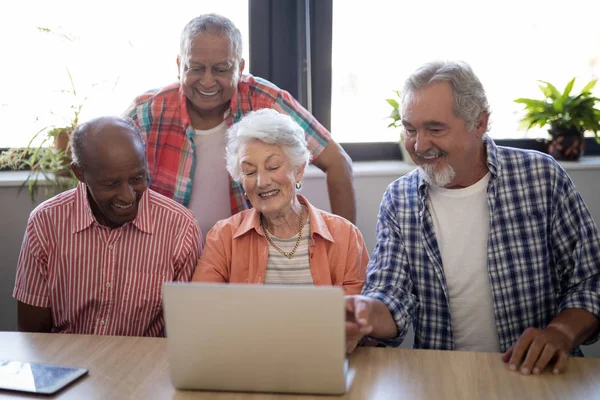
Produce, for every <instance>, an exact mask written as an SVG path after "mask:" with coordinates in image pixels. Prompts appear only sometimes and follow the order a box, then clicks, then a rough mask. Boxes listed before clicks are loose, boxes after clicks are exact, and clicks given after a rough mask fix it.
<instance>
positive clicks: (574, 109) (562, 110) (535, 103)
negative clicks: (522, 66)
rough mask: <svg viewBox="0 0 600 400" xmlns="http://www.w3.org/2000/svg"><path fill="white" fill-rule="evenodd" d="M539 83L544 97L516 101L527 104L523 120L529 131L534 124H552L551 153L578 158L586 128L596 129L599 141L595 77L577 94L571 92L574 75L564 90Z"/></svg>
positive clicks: (549, 147)
mask: <svg viewBox="0 0 600 400" xmlns="http://www.w3.org/2000/svg"><path fill="white" fill-rule="evenodd" d="M539 82H540V85H539V87H540V89H541V91H542V93H543V94H544V99H543V100H537V99H526V98H519V99H516V100H515V102H516V103H520V104H523V105H524V107H525V111H526V113H525V116H524V117H523V118H522V119H521V123H522V124H524V127H525V128H526V129H527V130H529V129H531V128H533V127H535V126H539V127H540V128H543V127H544V126H549V129H548V133H549V135H550V140H549V142H548V153H549V154H550V155H552V156H553V157H554V158H555V159H557V160H563V161H575V160H578V159H579V156H580V155H581V153H582V151H583V134H584V132H585V131H591V132H594V136H595V137H596V141H597V142H598V143H600V138H599V137H598V131H600V110H599V109H597V108H596V103H598V102H600V98H598V97H596V96H594V95H593V94H592V89H593V88H594V86H595V85H596V80H595V79H594V80H592V81H590V82H589V83H588V84H587V85H585V87H584V88H583V89H582V90H581V92H580V93H579V94H576V95H575V94H571V91H572V89H573V85H574V84H575V78H573V79H571V81H570V82H569V83H568V84H567V86H566V87H565V89H564V90H563V91H562V93H561V92H559V91H558V89H556V87H555V86H554V85H552V84H551V83H549V82H545V81H539Z"/></svg>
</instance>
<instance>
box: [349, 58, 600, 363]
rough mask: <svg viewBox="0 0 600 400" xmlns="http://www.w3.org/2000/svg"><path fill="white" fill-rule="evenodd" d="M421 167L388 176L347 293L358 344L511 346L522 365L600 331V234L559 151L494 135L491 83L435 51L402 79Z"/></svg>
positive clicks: (506, 349) (572, 348)
mask: <svg viewBox="0 0 600 400" xmlns="http://www.w3.org/2000/svg"><path fill="white" fill-rule="evenodd" d="M402 95H403V99H402V124H403V126H404V129H405V135H406V136H405V137H406V141H405V145H406V149H407V150H408V151H409V152H410V154H411V157H412V159H413V160H414V161H415V163H416V164H417V166H418V168H417V169H416V170H415V171H413V172H411V173H410V174H407V175H405V176H403V177H401V178H399V179H398V180H396V181H395V182H393V183H392V184H390V186H389V187H388V188H387V191H386V192H385V194H384V196H383V200H382V203H381V207H380V211H379V221H378V224H377V245H376V247H375V250H374V252H373V254H372V256H371V259H370V261H369V264H368V266H367V278H366V281H365V285H364V287H363V292H362V296H352V297H348V298H347V303H346V306H347V310H348V312H347V324H346V333H347V344H348V351H352V349H353V348H354V347H355V346H356V344H357V342H358V340H359V339H361V337H362V336H363V335H367V336H369V337H372V338H376V339H379V340H383V341H387V342H388V344H391V345H395V344H396V345H397V344H399V343H400V342H402V339H403V338H404V335H405V334H406V331H407V329H408V327H409V326H410V324H411V323H412V324H413V326H414V330H415V342H414V347H416V348H424V349H441V350H473V351H487V352H502V353H504V355H503V360H504V361H505V362H507V363H508V366H509V368H510V369H511V370H520V371H521V373H523V374H525V375H527V374H531V373H533V374H539V373H541V372H542V371H543V370H544V368H546V367H547V366H549V365H551V366H552V371H553V372H554V373H561V372H562V371H564V368H565V365H566V361H567V357H568V354H570V353H572V354H578V355H580V354H581V352H580V350H579V345H581V344H590V343H592V342H594V341H596V340H597V339H598V333H599V330H598V329H599V327H600V322H599V319H598V317H599V316H600V238H599V235H598V229H597V226H596V224H595V223H594V221H593V219H592V216H591V215H590V213H589V211H588V210H587V208H586V206H585V204H584V202H583V200H582V198H581V196H580V195H579V193H578V192H577V190H576V188H575V186H574V185H573V182H572V181H571V179H570V178H569V176H568V175H567V174H566V172H565V171H564V170H563V169H562V168H561V167H560V165H559V164H558V163H557V162H556V161H555V160H554V159H553V158H552V157H550V156H548V155H546V154H541V153H539V152H536V151H531V150H518V149H513V148H508V147H501V146H496V144H495V143H494V141H493V140H492V139H491V138H489V137H487V136H486V135H485V133H486V131H487V130H488V118H489V115H490V111H489V105H488V101H487V98H486V95H485V91H484V89H483V86H482V85H481V82H480V81H479V79H478V78H477V77H476V76H475V74H474V73H473V71H472V70H471V68H470V67H469V66H468V65H467V64H465V63H462V62H432V63H428V64H426V65H424V66H423V67H421V68H420V69H418V70H417V71H416V72H414V73H413V74H412V75H411V76H410V77H409V78H408V80H407V81H406V84H405V86H404V89H403V91H402Z"/></svg>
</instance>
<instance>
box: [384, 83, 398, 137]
mask: <svg viewBox="0 0 600 400" xmlns="http://www.w3.org/2000/svg"><path fill="white" fill-rule="evenodd" d="M393 92H394V94H395V95H396V96H395V97H393V98H389V99H385V101H387V103H388V104H389V105H390V106H392V112H391V113H390V115H388V118H390V119H391V120H392V122H390V124H389V125H388V128H402V123H401V121H402V116H401V115H400V91H398V90H393Z"/></svg>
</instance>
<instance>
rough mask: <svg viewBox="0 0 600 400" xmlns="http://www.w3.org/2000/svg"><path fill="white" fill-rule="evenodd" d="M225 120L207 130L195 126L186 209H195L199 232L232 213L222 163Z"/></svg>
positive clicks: (225, 171)
mask: <svg viewBox="0 0 600 400" xmlns="http://www.w3.org/2000/svg"><path fill="white" fill-rule="evenodd" d="M226 131H227V124H226V123H225V121H223V123H221V125H219V126H216V127H214V128H212V129H208V130H199V129H197V130H196V137H195V139H194V141H195V144H196V168H195V169H194V182H193V183H192V193H191V195H190V203H189V209H190V210H191V211H192V212H193V213H194V215H195V216H196V219H197V220H198V223H199V224H200V230H201V231H202V235H203V236H204V237H206V234H207V233H208V231H209V230H210V229H211V228H212V227H213V225H214V224H215V223H216V222H217V221H219V220H221V219H225V218H229V217H230V216H231V206H230V205H229V203H230V201H229V179H228V176H229V174H228V172H227V168H226V166H225V165H226V164H225V144H226V142H227V137H226V136H227V135H226Z"/></svg>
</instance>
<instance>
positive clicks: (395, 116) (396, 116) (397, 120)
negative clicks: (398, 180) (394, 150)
mask: <svg viewBox="0 0 600 400" xmlns="http://www.w3.org/2000/svg"><path fill="white" fill-rule="evenodd" d="M392 92H394V97H391V98H389V99H385V101H386V102H387V103H388V104H389V105H390V106H392V111H391V112H390V114H389V115H388V116H387V118H388V119H391V122H390V123H389V124H388V128H399V129H400V136H399V140H398V147H399V148H400V152H401V153H402V161H404V162H405V163H407V164H410V165H414V162H413V160H412V158H411V157H410V154H409V152H408V151H407V150H406V148H405V147H404V126H403V125H402V115H400V101H401V100H400V91H399V90H392Z"/></svg>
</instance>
